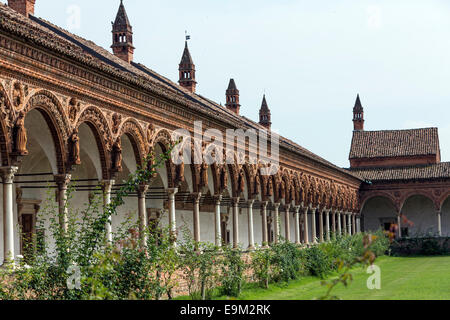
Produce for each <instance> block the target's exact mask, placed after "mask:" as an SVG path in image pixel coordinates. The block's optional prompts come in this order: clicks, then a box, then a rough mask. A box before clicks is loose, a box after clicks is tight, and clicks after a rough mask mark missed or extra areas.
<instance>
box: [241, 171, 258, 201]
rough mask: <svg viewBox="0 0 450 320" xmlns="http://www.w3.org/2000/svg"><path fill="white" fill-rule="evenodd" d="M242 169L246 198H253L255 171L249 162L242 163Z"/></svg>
mask: <svg viewBox="0 0 450 320" xmlns="http://www.w3.org/2000/svg"><path fill="white" fill-rule="evenodd" d="M242 170H244V175H245V180H246V181H245V182H246V186H247V198H248V199H253V196H254V195H255V193H256V192H255V190H254V189H255V178H256V173H255V172H254V171H255V170H254V168H253V167H252V165H251V164H248V163H246V164H244V165H243V166H242Z"/></svg>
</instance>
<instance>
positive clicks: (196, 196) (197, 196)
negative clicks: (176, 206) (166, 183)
mask: <svg viewBox="0 0 450 320" xmlns="http://www.w3.org/2000/svg"><path fill="white" fill-rule="evenodd" d="M191 197H192V200H193V201H194V202H195V203H197V202H200V198H201V197H202V193H201V192H194V193H191Z"/></svg>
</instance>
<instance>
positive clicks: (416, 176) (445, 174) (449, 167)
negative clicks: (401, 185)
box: [349, 162, 450, 181]
mask: <svg viewBox="0 0 450 320" xmlns="http://www.w3.org/2000/svg"><path fill="white" fill-rule="evenodd" d="M349 171H350V172H353V173H354V174H357V175H359V176H360V177H361V178H362V179H365V180H369V181H397V180H430V179H450V162H441V163H437V164H430V165H420V166H419V165H417V166H408V167H395V168H370V169H359V168H355V169H349Z"/></svg>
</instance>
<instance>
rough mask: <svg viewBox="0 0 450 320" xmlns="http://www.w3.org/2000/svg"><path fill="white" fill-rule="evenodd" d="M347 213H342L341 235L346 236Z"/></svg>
mask: <svg viewBox="0 0 450 320" xmlns="http://www.w3.org/2000/svg"><path fill="white" fill-rule="evenodd" d="M347 232H348V228H347V212H342V234H347Z"/></svg>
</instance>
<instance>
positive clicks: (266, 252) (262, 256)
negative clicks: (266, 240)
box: [250, 248, 272, 289]
mask: <svg viewBox="0 0 450 320" xmlns="http://www.w3.org/2000/svg"><path fill="white" fill-rule="evenodd" d="M251 259H252V262H251V266H250V267H251V269H252V270H253V277H254V278H255V279H256V280H257V281H258V282H259V284H260V285H261V286H262V287H263V288H265V289H269V282H270V281H271V261H272V250H270V249H261V248H259V249H256V250H255V251H254V252H252V254H251Z"/></svg>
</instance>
